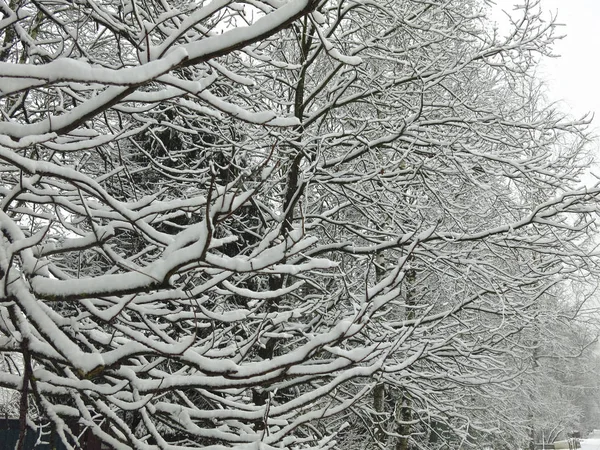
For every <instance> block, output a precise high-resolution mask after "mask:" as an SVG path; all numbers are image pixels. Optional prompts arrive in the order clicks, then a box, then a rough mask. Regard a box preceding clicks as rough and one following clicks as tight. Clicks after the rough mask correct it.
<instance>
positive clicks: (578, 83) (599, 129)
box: [495, 0, 600, 174]
mask: <svg viewBox="0 0 600 450" xmlns="http://www.w3.org/2000/svg"><path fill="white" fill-rule="evenodd" d="M515 3H517V1H516V0H496V5H497V8H499V9H505V10H507V11H511V10H512V5H514V4H515ZM540 6H541V8H542V10H543V11H545V14H544V17H546V18H548V19H549V18H550V16H551V15H557V23H559V24H562V26H561V27H560V28H559V29H558V30H557V31H558V33H557V34H558V35H565V37H564V38H563V39H562V40H560V41H558V42H557V44H556V45H555V47H554V53H555V54H557V55H560V57H559V58H552V59H548V58H547V59H546V60H545V61H544V63H543V64H542V66H541V67H540V70H539V75H540V77H541V78H543V79H545V81H546V82H547V84H548V96H549V99H550V100H552V101H561V104H562V108H563V109H564V110H565V111H566V112H570V113H571V114H572V115H573V116H575V117H581V116H583V115H584V114H586V113H588V112H591V113H595V117H594V121H593V123H592V129H593V130H594V134H595V135H597V136H600V0H540ZM495 12H496V13H497V11H495ZM497 17H500V16H497ZM593 148H595V150H596V155H597V157H598V160H599V161H600V139H597V140H596V142H595V144H594V146H593ZM593 171H594V173H596V174H598V172H599V170H598V168H595V169H594V170H593Z"/></svg>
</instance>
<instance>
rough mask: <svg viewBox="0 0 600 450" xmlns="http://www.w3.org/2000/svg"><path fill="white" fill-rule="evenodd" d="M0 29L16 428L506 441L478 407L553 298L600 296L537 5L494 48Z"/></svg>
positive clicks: (313, 34) (97, 5) (251, 35)
mask: <svg viewBox="0 0 600 450" xmlns="http://www.w3.org/2000/svg"><path fill="white" fill-rule="evenodd" d="M0 7H1V8H2V11H3V14H4V16H3V19H2V20H1V21H0V30H1V31H0V33H1V34H0V38H1V40H2V48H1V49H0V91H1V92H0V96H1V97H0V108H1V109H2V114H3V115H2V122H1V123H0V171H1V172H0V173H1V174H2V177H1V181H0V205H1V211H0V230H1V231H2V237H1V240H0V279H1V287H0V298H1V299H2V301H3V302H2V304H1V305H0V315H1V316H2V320H0V330H1V333H2V337H1V340H0V348H1V350H2V351H3V352H4V354H5V355H7V356H11V355H20V358H17V359H18V360H19V361H20V362H19V364H17V365H19V368H18V369H19V370H18V371H15V370H11V366H6V370H5V369H4V368H2V372H1V373H0V385H1V386H3V387H4V388H5V389H9V390H13V391H20V393H21V394H20V401H21V411H27V410H28V404H29V403H35V404H36V406H37V408H38V411H39V414H38V415H36V417H31V419H35V420H37V421H38V422H40V423H41V422H44V421H49V422H51V424H52V426H53V427H55V429H56V431H57V432H58V434H59V435H60V436H62V437H63V439H64V440H65V441H66V442H71V443H72V442H74V441H75V439H76V436H75V434H76V433H77V431H76V429H75V427H73V426H72V424H73V420H75V421H79V424H80V426H83V427H88V428H90V429H91V430H92V432H93V433H94V434H96V435H97V436H99V437H100V438H101V439H102V440H104V441H105V442H106V443H107V444H109V445H111V446H113V447H114V448H136V449H155V448H161V449H176V448H189V447H191V448H195V447H196V448H197V447H210V448H214V449H217V448H240V449H241V448H248V447H249V446H257V447H258V446H263V447H271V446H272V447H284V448H311V447H314V448H323V447H329V446H333V445H335V443H336V441H335V439H334V438H333V437H334V436H335V435H336V434H337V439H338V442H342V443H343V445H345V446H347V445H348V444H347V443H348V442H349V441H350V440H351V439H354V438H355V437H356V436H361V438H362V437H367V439H368V440H370V441H371V442H374V443H375V444H379V445H384V444H385V443H388V444H390V445H392V443H395V444H396V446H397V448H398V449H399V450H404V449H406V448H408V447H409V446H410V445H411V443H412V442H414V441H415V440H417V441H419V442H420V443H421V444H422V445H423V446H430V447H431V448H435V446H436V445H438V443H439V440H438V439H437V437H439V436H441V439H446V440H447V442H450V443H453V442H458V444H459V445H460V444H468V443H470V442H472V437H473V436H475V435H477V433H480V434H485V433H488V432H494V431H496V430H497V428H498V427H499V426H501V425H500V423H499V422H498V421H499V420H500V419H501V415H500V414H496V415H494V414H479V412H478V411H480V410H481V407H480V406H478V405H480V404H481V399H482V398H483V399H485V398H486V396H490V397H491V396H493V397H494V398H498V397H499V396H500V395H501V390H500V389H501V388H502V387H506V388H514V386H515V385H514V383H513V380H514V378H515V376H516V375H518V373H519V371H520V370H522V369H523V367H521V366H519V363H515V364H510V362H514V361H521V362H522V364H527V362H526V361H525V360H523V357H524V355H525V354H526V353H527V352H526V351H524V350H523V348H522V347H527V346H526V345H524V346H520V347H519V346H517V347H515V346H514V343H515V342H516V341H517V340H518V339H520V337H519V336H521V333H523V330H529V329H533V328H532V327H534V326H535V324H536V321H537V320H538V318H539V317H540V315H542V314H543V303H542V302H541V300H540V299H542V298H543V297H544V296H545V295H549V294H550V293H551V292H552V290H553V289H554V288H555V286H557V285H560V284H561V283H562V282H565V281H568V282H576V281H577V280H578V279H580V278H582V277H586V276H589V275H590V274H593V273H595V265H594V264H595V261H594V259H593V257H592V255H591V253H590V252H589V251H587V250H586V247H585V246H583V245H582V244H583V243H584V242H585V238H586V236H587V233H588V232H589V231H590V227H591V225H592V222H593V215H594V214H595V213H596V205H595V202H596V199H597V196H598V194H599V193H600V189H598V188H593V189H584V188H576V187H575V186H576V184H577V176H578V175H579V173H580V171H581V168H582V161H583V159H582V156H583V153H582V152H583V143H584V138H585V135H584V126H585V124H584V123H578V122H570V121H568V120H566V119H565V118H564V117H562V116H561V115H560V114H559V113H558V112H557V111H555V110H554V109H553V108H552V107H547V106H545V105H544V103H543V101H542V98H541V97H540V93H539V90H538V88H537V85H536V82H535V80H534V78H533V75H532V73H533V66H534V64H535V61H536V59H537V58H538V56H539V55H543V54H545V53H546V52H547V51H548V49H549V46H550V45H551V44H552V41H553V39H554V37H553V34H552V33H553V25H552V23H551V22H550V23H549V22H544V21H543V20H542V18H541V16H540V15H538V13H537V9H536V5H534V4H525V5H524V7H523V8H522V9H521V10H520V11H519V12H518V17H519V18H518V19H516V20H515V21H514V23H513V27H512V32H511V33H510V34H508V35H507V36H500V35H498V34H496V33H495V32H494V31H493V29H492V28H491V27H490V26H489V24H488V23H487V22H486V20H485V12H486V10H485V5H483V4H482V3H481V2H479V1H476V0H473V1H467V2H465V1H460V2H459V1H457V2H446V1H433V2H427V3H423V2H420V1H413V0H393V1H389V2H385V3H384V2H369V1H361V0H358V1H357V0H351V1H349V0H339V1H324V2H313V1H306V0H304V1H299V0H291V1H288V2H275V1H255V0H252V1H248V2H244V3H239V2H232V1H229V0H214V1H212V2H201V1H200V2H185V1H181V2H179V1H177V2H176V1H167V0H156V1H144V2H132V1H123V2H111V1H106V2H95V1H89V0H84V1H79V2H57V1H54V0H52V1H49V0H32V1H27V0H24V1H20V2H17V1H15V2H11V3H10V4H6V3H5V2H0ZM523 339H524V338H523ZM525 357H526V358H527V357H529V355H526V356H525ZM523 361H525V362H523ZM13 368H14V367H13ZM373 400H375V405H374V406H372V403H373ZM478 401H479V404H478V403H477V402H478ZM23 420H24V417H23ZM23 423H24V422H23ZM348 424H351V427H348ZM446 431H447V432H446ZM448 436H449V437H448ZM456 439H458V441H457V440H456ZM436 440H437V443H436ZM363 443H366V442H364V440H363ZM445 445H448V444H445ZM452 445H454V444H452Z"/></svg>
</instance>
